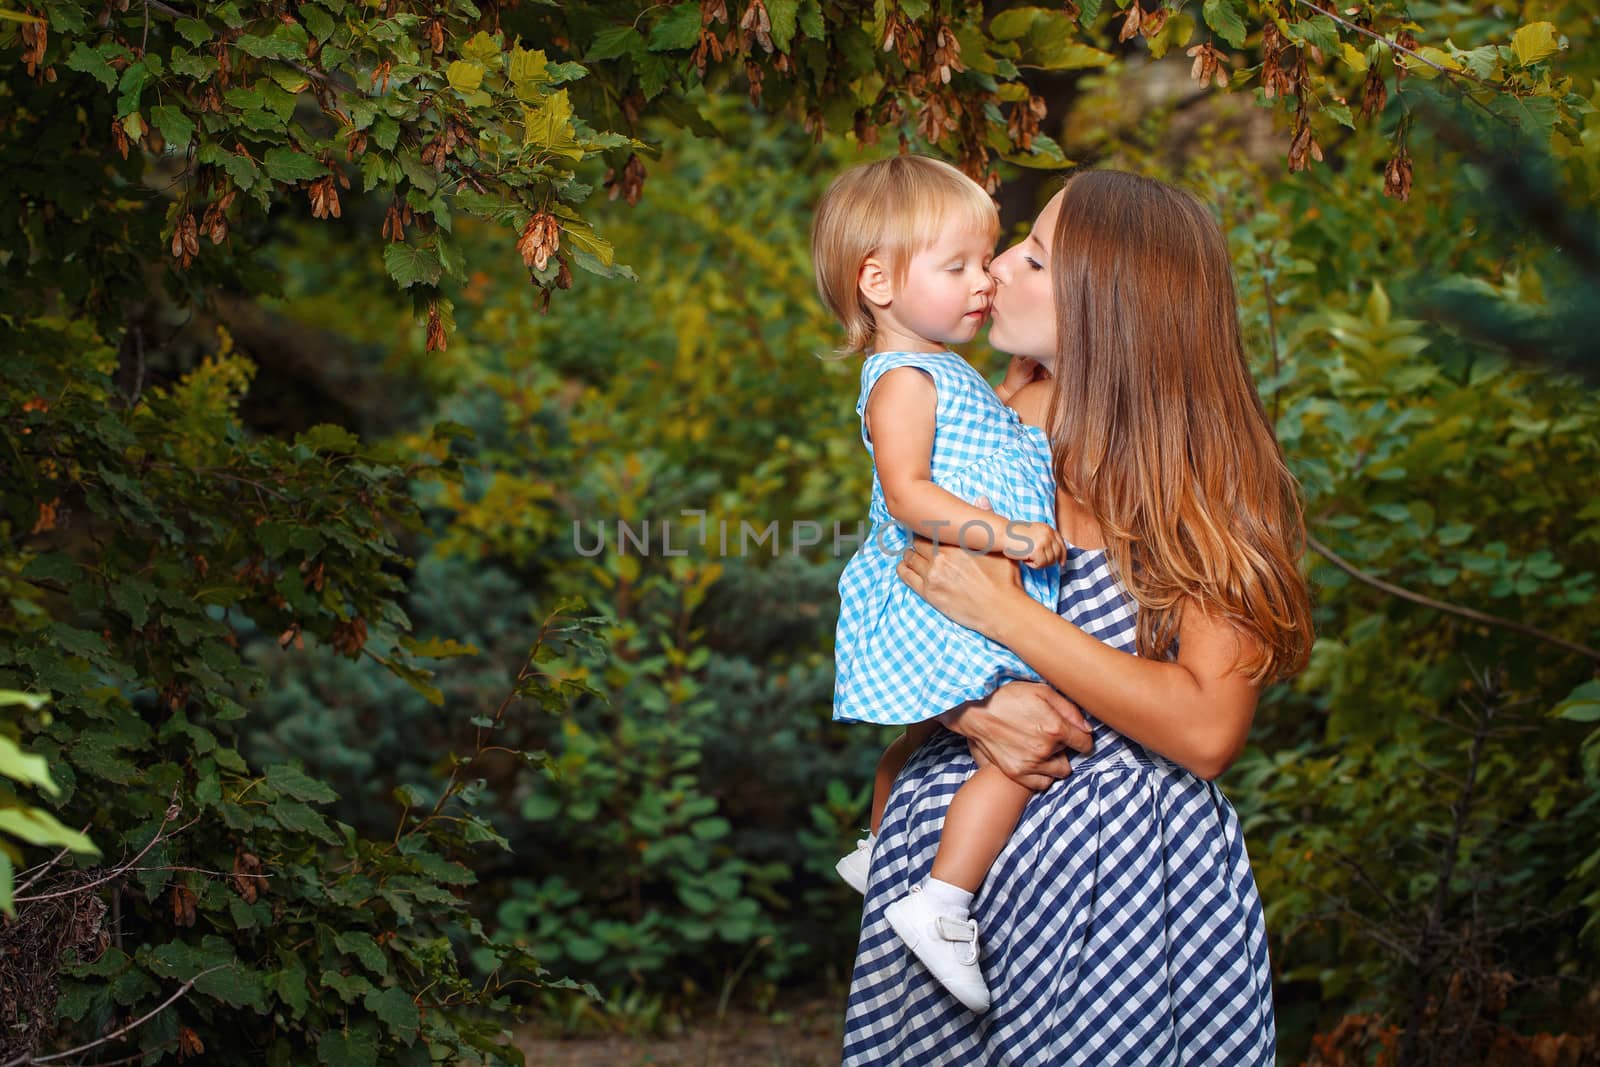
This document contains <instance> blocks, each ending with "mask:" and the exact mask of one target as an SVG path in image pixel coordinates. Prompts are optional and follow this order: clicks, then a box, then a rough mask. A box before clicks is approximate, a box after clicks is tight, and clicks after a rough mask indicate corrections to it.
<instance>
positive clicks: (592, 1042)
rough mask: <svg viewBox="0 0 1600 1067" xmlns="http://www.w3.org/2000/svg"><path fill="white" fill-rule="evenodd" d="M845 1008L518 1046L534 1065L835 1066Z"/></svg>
mask: <svg viewBox="0 0 1600 1067" xmlns="http://www.w3.org/2000/svg"><path fill="white" fill-rule="evenodd" d="M843 1022H844V1011H843V1005H841V1004H838V1003H835V1002H834V1001H832V1000H819V1001H817V1002H815V1003H812V1004H808V1005H806V1006H804V1007H803V1008H799V1009H795V1008H791V1009H790V1011H789V1012H788V1014H787V1015H786V1016H785V1017H783V1018H782V1021H779V1022H774V1021H772V1020H771V1019H770V1018H769V1017H767V1016H763V1015H758V1014H754V1013H749V1012H730V1013H729V1014H728V1015H727V1016H725V1017H724V1018H723V1019H722V1020H721V1021H720V1023H719V1022H718V1021H717V1020H716V1019H715V1018H710V1019H705V1020H701V1021H698V1022H696V1023H694V1024H692V1025H691V1026H690V1027H689V1028H688V1029H686V1030H685V1031H684V1032H683V1033H681V1034H676V1035H673V1036H668V1037H622V1036H616V1035H607V1036H601V1037H564V1038H550V1037H543V1036H540V1035H539V1034H538V1033H537V1032H532V1031H530V1032H525V1033H524V1034H523V1035H522V1037H521V1038H520V1040H519V1041H518V1044H520V1045H521V1047H522V1051H523V1052H524V1053H525V1054H526V1055H527V1057H528V1067H834V1065H836V1064H837V1063H838V1062H839V1042H840V1040H841V1035H842V1031H843V1025H842V1024H843Z"/></svg>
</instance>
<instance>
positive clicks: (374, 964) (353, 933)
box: [333, 930, 389, 978]
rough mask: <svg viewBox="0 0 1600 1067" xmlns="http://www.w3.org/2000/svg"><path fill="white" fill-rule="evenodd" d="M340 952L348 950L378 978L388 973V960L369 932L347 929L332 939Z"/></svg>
mask: <svg viewBox="0 0 1600 1067" xmlns="http://www.w3.org/2000/svg"><path fill="white" fill-rule="evenodd" d="M333 943H334V944H335V945H337V946H338V948H339V951H340V952H348V953H350V955H352V956H354V957H355V958H356V959H358V960H360V961H361V965H362V966H363V967H365V968H366V969H367V970H369V971H371V972H372V973H373V974H375V975H377V976H378V977H380V978H383V977H385V976H387V975H388V973H389V960H388V958H387V957H385V956H384V954H383V949H381V948H379V947H378V943H377V942H376V941H374V940H373V939H372V935H371V934H367V933H363V932H362V931H360V930H349V931H346V932H345V933H342V934H339V935H338V936H337V937H335V938H334V939H333Z"/></svg>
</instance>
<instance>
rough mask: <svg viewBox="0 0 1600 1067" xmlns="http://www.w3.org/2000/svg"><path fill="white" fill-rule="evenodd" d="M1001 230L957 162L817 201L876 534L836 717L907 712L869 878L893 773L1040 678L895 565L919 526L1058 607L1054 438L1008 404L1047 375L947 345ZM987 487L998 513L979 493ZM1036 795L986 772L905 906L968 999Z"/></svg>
mask: <svg viewBox="0 0 1600 1067" xmlns="http://www.w3.org/2000/svg"><path fill="white" fill-rule="evenodd" d="M998 233H999V218H998V214H997V212H996V210H995V205H994V201H993V200H991V199H990V198H989V195H988V194H987V193H985V192H984V191H983V189H982V188H981V187H980V186H979V185H978V184H977V183H976V182H974V181H972V180H971V179H970V178H968V177H967V176H966V175H964V174H962V173H961V172H960V171H958V170H956V169H955V168H954V167H951V166H950V165H948V164H946V163H940V162H938V161H936V160H932V159H927V158H924V157H921V156H899V157H897V158H893V159H886V160H882V161H879V162H875V163H867V164H863V165H860V166H857V167H853V168H851V169H850V170H847V171H845V172H844V173H843V174H841V175H840V176H839V177H838V178H836V179H835V180H834V182H833V183H832V185H830V186H829V188H828V191H827V192H826V193H825V194H824V195H823V198H822V201H821V203H820V204H819V205H818V207H817V215H816V220H815V223H814V224H813V228H812V238H811V250H812V257H813V259H814V261H815V267H816V276H817V288H818V290H819V291H820V292H821V294H822V299H823V301H824V302H825V303H826V304H827V305H828V307H829V309H831V310H832V311H833V313H834V314H835V315H836V316H837V317H838V319H839V321H840V323H841V324H842V325H843V326H844V328H845V332H846V345H845V350H846V351H851V352H856V351H863V352H868V353H869V355H868V356H867V358H866V360H865V362H864V364H863V365H862V368H861V398H860V400H859V401H858V402H857V404H856V413H857V414H858V415H861V416H862V420H863V422H862V439H863V441H864V442H865V443H866V446H867V452H868V454H869V455H871V456H872V459H873V466H874V473H873V481H872V502H871V507H870V519H871V531H870V533H869V534H868V536H867V538H866V540H865V542H864V543H863V544H862V545H861V547H860V548H859V549H858V550H857V551H856V553H855V555H854V556H853V557H851V559H850V562H849V563H848V564H847V565H846V566H845V569H844V573H843V574H842V575H841V576H840V579H839V597H840V612H839V626H838V633H837V642H836V652H835V657H836V668H837V681H836V683H835V688H834V698H833V717H834V718H835V719H836V720H839V721H848V722H872V723H883V724H896V725H899V724H905V725H906V732H905V733H904V734H903V735H902V736H901V737H900V738H898V739H897V740H896V741H895V742H894V743H893V744H891V745H890V746H889V747H888V749H887V751H885V752H884V755H883V758H882V760H881V761H880V762H879V764H878V771H877V775H876V778H875V781H874V789H873V797H872V830H871V833H870V834H869V835H868V837H867V838H866V839H864V840H863V841H862V842H861V844H860V845H859V846H858V847H857V849H856V851H855V852H854V853H852V854H851V855H849V856H846V857H845V858H844V859H842V860H840V861H839V864H838V870H839V874H840V875H841V876H842V877H843V878H844V879H845V881H847V882H849V883H850V884H851V885H852V886H854V887H855V888H856V889H857V890H858V891H861V892H865V891H866V885H867V878H868V872H869V868H870V862H871V852H872V844H873V841H874V839H875V835H876V833H877V829H878V825H879V821H880V819H881V818H882V816H883V809H884V805H885V803H886V802H887V800H888V795H889V791H890V787H891V786H892V785H893V783H894V778H895V775H896V774H897V773H898V772H899V770H900V768H901V767H902V766H903V765H904V764H905V761H906V759H907V758H909V756H910V755H911V753H912V752H913V751H915V750H916V748H917V746H918V745H920V744H921V743H922V742H923V740H925V739H926V738H927V737H928V736H929V735H931V734H932V733H933V732H934V730H935V729H936V728H937V725H938V724H937V721H936V719H935V717H936V716H937V715H939V714H940V713H941V712H943V711H945V710H947V709H949V708H953V707H956V706H958V705H960V704H964V703H966V702H967V701H970V700H979V699H982V698H984V697H986V696H988V695H989V694H990V693H992V692H993V691H994V690H995V689H996V688H997V687H999V686H1000V685H1001V684H1002V683H1004V682H1007V681H1011V680H1015V679H1025V680H1030V681H1037V680H1038V675H1037V674H1035V673H1034V672H1033V671H1032V670H1031V669H1030V668H1028V667H1027V666H1026V665H1025V664H1024V663H1023V662H1022V661H1021V660H1020V659H1018V658H1017V657H1016V656H1015V655H1013V654H1012V653H1011V652H1010V651H1008V650H1007V649H1005V648H1004V647H1002V646H1001V645H998V644H995V643H994V642H992V641H990V640H989V639H988V638H986V637H983V636H982V635H980V634H978V633H976V632H974V631H972V630H968V629H966V628H965V627H962V626H958V625H956V624H955V623H953V622H951V621H950V620H949V619H948V618H946V617H945V616H944V615H942V614H940V613H939V612H938V611H937V610H935V609H934V608H932V607H930V606H929V605H928V604H927V602H926V601H924V600H923V599H922V598H921V597H920V596H918V595H917V594H916V593H914V592H912V591H911V589H910V587H908V586H907V585H906V584H905V583H904V582H902V581H900V579H899V577H898V576H897V575H896V573H895V569H896V567H897V565H898V564H899V560H900V556H901V553H902V552H903V551H904V549H905V548H906V546H907V545H908V544H909V543H910V539H911V537H912V536H913V535H916V534H920V535H922V536H924V537H929V538H932V539H935V540H937V541H938V542H940V543H942V544H954V545H959V546H961V547H962V548H964V549H968V550H972V551H978V552H1003V553H1004V554H1005V555H1006V556H1008V557H1010V558H1012V559H1017V560H1022V561H1024V562H1025V563H1026V564H1028V566H1025V567H1023V568H1022V580H1023V586H1024V588H1025V589H1026V590H1027V592H1028V594H1029V595H1030V596H1032V597H1033V598H1034V599H1036V600H1038V601H1040V602H1041V603H1044V604H1047V605H1049V606H1050V607H1051V608H1052V609H1054V607H1055V605H1056V598H1057V592H1058V587H1059V581H1060V569H1059V567H1058V566H1057V564H1058V562H1059V561H1060V559H1061V557H1062V555H1063V554H1064V552H1065V547H1064V545H1063V543H1062V541H1061V538H1060V537H1059V536H1058V534H1057V533H1056V530H1055V527H1054V519H1055V485H1054V481H1053V479H1052V477H1051V466H1050V443H1049V440H1048V438H1047V436H1046V434H1045V432H1044V431H1043V430H1042V429H1040V428H1038V427H1036V426H1029V425H1027V424H1025V423H1023V422H1022V421H1021V419H1020V418H1019V417H1018V415H1017V413H1016V412H1014V411H1012V410H1011V409H1010V408H1009V407H1007V406H1006V405H1005V403H1004V402H1003V401H1005V400H1007V399H1009V398H1010V396H1011V394H1012V393H1013V392H1015V391H1016V390H1017V389H1018V388H1020V387H1021V386H1022V385H1023V384H1026V382H1027V381H1028V380H1030V379H1031V378H1032V377H1033V376H1034V373H1035V371H1036V368H1037V364H1034V363H1033V362H1032V361H1031V360H1015V361H1013V363H1012V365H1011V368H1010V370H1009V371H1008V372H1007V375H1006V379H1005V381H1004V383H1003V384H1002V385H1001V387H1000V389H999V390H998V391H996V390H994V389H991V388H990V387H989V385H988V383H987V382H986V381H984V379H983V377H982V376H981V375H980V374H979V373H978V372H977V371H976V370H974V369H973V368H972V367H971V366H970V365H969V364H968V363H967V362H966V360H964V359H963V358H962V357H961V356H959V355H957V354H956V353H954V352H952V351H950V347H949V346H951V345H956V344H962V343H964V342H967V341H970V340H972V339H973V337H974V336H975V335H976V334H977V332H978V329H979V328H980V327H981V326H982V325H983V322H984V320H985V318H986V315H987V312H988V307H989V299H990V297H991V295H992V294H993V291H994V290H993V285H994V283H993V281H992V280H991V279H990V277H989V275H988V272H987V267H988V264H989V259H990V257H991V256H992V254H993V252H994V246H995V241H996V238H997V237H998ZM980 498H987V500H988V502H989V503H990V504H991V506H992V507H993V508H994V510H993V511H987V510H983V509H981V508H979V507H976V506H974V503H969V502H977V501H978V500H979V499H980ZM1031 795H1032V794H1031V793H1030V791H1029V790H1028V789H1026V788H1025V787H1023V786H1020V785H1018V784H1017V783H1015V782H1013V781H1012V780H1011V779H1009V778H1007V777H1006V776H1005V775H1004V774H1003V773H1001V772H1000V771H999V770H998V769H997V768H995V767H992V766H988V767H983V768H981V769H979V770H978V771H977V772H976V773H975V774H973V775H972V777H970V778H969V779H967V781H966V783H965V784H964V785H963V786H962V787H961V789H960V791H959V792H958V793H957V794H956V796H955V798H954V800H953V801H952V802H951V804H950V809H949V814H948V815H947V817H946V819H945V822H944V827H943V830H942V832H941V836H940V841H939V848H938V851H937V854H936V856H935V858H934V861H933V870H932V873H931V876H930V877H929V878H928V879H927V880H926V881H924V882H923V883H921V884H920V885H916V886H912V887H910V890H909V892H908V893H907V894H906V895H905V896H904V897H903V898H901V899H899V900H897V901H895V902H894V903H893V904H891V905H890V906H889V909H888V917H889V920H890V922H891V924H892V925H893V926H894V929H895V931H896V932H897V933H899V935H900V936H901V938H902V939H904V941H905V942H906V944H907V945H908V946H909V947H910V948H911V949H912V951H913V952H915V953H916V954H917V956H918V957H919V958H920V959H921V960H922V961H923V962H924V963H925V964H926V965H927V966H928V969H929V970H930V971H932V973H933V974H934V976H935V977H937V978H938V979H939V980H940V981H941V982H942V983H943V984H944V985H945V986H946V987H947V988H948V989H949V990H950V991H951V992H952V993H954V994H955V995H956V997H957V998H958V999H959V1000H960V1001H961V1002H962V1003H963V1004H965V1005H966V1006H967V1007H968V1008H969V1009H971V1010H972V1011H977V1012H981V1011H984V1010H986V1009H987V1008H988V1006H989V990H988V987H987V986H986V985H985V983H984V981H983V975H982V973H981V972H980V970H979V968H978V929H977V923H976V922H975V921H974V920H972V919H971V918H970V915H969V905H970V904H971V901H972V898H973V894H974V893H976V892H977V890H978V887H979V886H980V885H981V884H982V882H983V879H984V876H985V875H986V874H987V873H988V870H989V866H990V865H991V864H992V863H993V862H994V860H995V857H996V856H998V855H999V854H1000V850H1001V849H1002V848H1003V847H1004V845H1005V842H1006V839H1007V838H1008V837H1009V836H1010V834H1011V831H1012V829H1013V828H1014V827H1015V826H1016V823H1017V819H1018V818H1019V817H1020V816H1021V814H1022V809H1023V806H1024V805H1025V804H1026V803H1027V800H1028V798H1029V796H1031Z"/></svg>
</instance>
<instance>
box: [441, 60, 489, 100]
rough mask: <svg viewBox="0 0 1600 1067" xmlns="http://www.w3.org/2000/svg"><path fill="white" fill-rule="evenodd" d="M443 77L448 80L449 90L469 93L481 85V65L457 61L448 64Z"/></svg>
mask: <svg viewBox="0 0 1600 1067" xmlns="http://www.w3.org/2000/svg"><path fill="white" fill-rule="evenodd" d="M445 76H446V77H447V78H448V79H449V80H450V88H452V89H454V90H456V91H457V92H462V93H470V92H473V91H474V90H476V89H477V88H478V86H479V85H481V84H483V64H482V63H472V62H469V61H467V60H465V59H458V60H456V61H455V62H454V63H452V64H450V69H449V70H448V71H447V72H446V75H445Z"/></svg>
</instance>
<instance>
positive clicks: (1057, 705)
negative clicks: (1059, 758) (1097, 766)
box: [1039, 686, 1093, 752]
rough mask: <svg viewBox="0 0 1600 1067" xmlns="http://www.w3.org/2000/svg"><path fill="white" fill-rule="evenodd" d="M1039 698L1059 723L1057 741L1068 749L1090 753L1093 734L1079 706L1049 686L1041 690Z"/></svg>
mask: <svg viewBox="0 0 1600 1067" xmlns="http://www.w3.org/2000/svg"><path fill="white" fill-rule="evenodd" d="M1039 697H1040V699H1041V700H1042V701H1044V704H1045V706H1046V707H1047V708H1049V709H1050V712H1051V713H1052V714H1054V715H1055V716H1056V719H1057V721H1058V723H1059V730H1058V731H1057V732H1056V735H1055V736H1056V740H1058V741H1059V742H1060V743H1061V744H1062V745H1063V746H1065V747H1067V748H1072V749H1076V750H1078V751H1079V752H1088V751H1089V750H1090V748H1092V747H1093V734H1092V733H1091V732H1090V730H1089V720H1087V719H1085V718H1084V717H1083V712H1081V711H1079V710H1078V705H1076V704H1074V703H1073V702H1072V701H1070V700H1068V699H1067V698H1066V697H1064V696H1062V695H1061V694H1060V693H1058V692H1056V691H1055V690H1054V689H1051V688H1049V687H1048V686H1046V687H1043V688H1042V689H1041V690H1040V692H1039Z"/></svg>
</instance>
